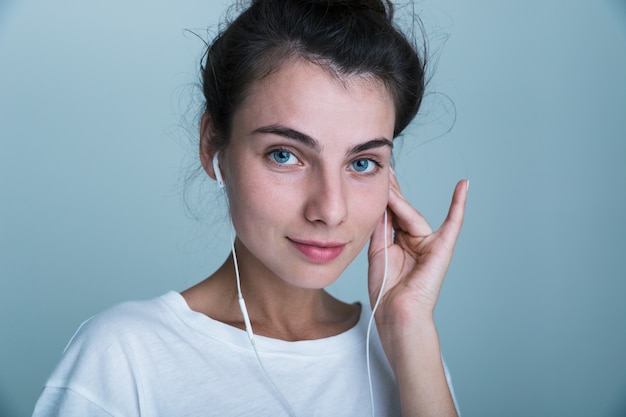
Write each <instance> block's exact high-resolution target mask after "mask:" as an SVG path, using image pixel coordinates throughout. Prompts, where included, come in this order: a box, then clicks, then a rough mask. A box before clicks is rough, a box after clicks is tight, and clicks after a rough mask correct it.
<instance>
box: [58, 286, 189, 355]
mask: <svg viewBox="0 0 626 417" xmlns="http://www.w3.org/2000/svg"><path fill="white" fill-rule="evenodd" d="M176 296H177V294H176V293H175V292H169V293H167V294H164V295H162V296H160V297H157V298H152V299H149V300H141V301H126V302H123V303H120V304H117V305H115V306H113V307H111V308H109V309H107V310H105V311H103V312H101V313H99V314H97V315H95V316H93V317H91V318H89V319H87V320H86V321H85V322H83V323H82V324H81V325H80V327H79V328H78V330H77V331H76V333H75V335H74V337H73V338H72V340H71V341H70V344H71V343H74V342H75V341H76V340H77V339H79V340H80V339H87V340H90V339H92V338H96V339H98V340H99V341H100V342H101V341H102V339H114V338H126V337H131V336H132V335H135V336H137V337H141V335H144V334H146V333H149V332H151V331H154V330H155V329H157V328H159V327H165V326H167V325H168V323H170V322H172V321H175V320H176V314H175V308H176V303H175V298H176Z"/></svg>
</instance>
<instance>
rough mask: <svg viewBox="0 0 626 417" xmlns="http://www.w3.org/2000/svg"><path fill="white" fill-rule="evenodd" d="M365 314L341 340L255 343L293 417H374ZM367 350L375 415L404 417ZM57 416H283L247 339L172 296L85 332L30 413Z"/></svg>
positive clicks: (377, 349)
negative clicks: (370, 371)
mask: <svg viewBox="0 0 626 417" xmlns="http://www.w3.org/2000/svg"><path fill="white" fill-rule="evenodd" d="M361 310H362V311H361V317H360V319H359V322H358V324H357V325H356V326H355V327H354V328H352V329H350V330H348V331H346V332H344V333H341V334H339V335H337V336H332V337H328V338H324V339H318V340H307V341H298V342H287V341H283V340H277V339H271V338H267V337H262V336H257V335H255V341H256V346H257V349H258V352H259V356H260V358H261V361H262V363H263V365H264V367H265V369H266V370H267V373H268V374H269V376H270V377H271V379H272V380H273V381H274V383H275V384H276V386H277V387H278V389H279V390H280V392H281V393H282V395H283V396H284V398H285V399H286V400H287V402H288V403H289V404H290V406H291V407H292V408H293V410H294V411H295V414H296V415H297V416H355V417H356V416H359V417H363V416H369V415H371V407H370V394H369V383H368V377H367V366H366V359H365V342H366V331H367V324H368V320H369V312H368V311H367V309H365V308H362V309H361ZM374 327H375V326H374ZM370 343H371V345H370V348H371V369H372V379H373V384H374V391H375V409H376V414H377V415H379V416H384V417H390V416H396V415H400V403H399V397H398V390H397V386H396V383H395V380H394V376H393V373H392V371H391V368H390V367H389V364H388V362H387V360H386V357H385V354H384V352H383V350H382V347H381V344H380V341H379V339H378V336H377V334H376V332H375V329H373V333H372V339H371V342H370ZM446 377H448V373H447V370H446ZM448 381H449V377H448ZM451 390H452V388H451ZM57 415H61V416H81V417H90V416H175V417H182V416H203V417H205V416H288V415H289V414H288V412H287V411H286V408H285V407H284V405H283V403H282V402H281V400H280V397H279V396H278V394H277V393H276V391H275V390H274V388H273V387H272V385H271V383H270V382H269V381H268V379H267V377H266V375H265V374H264V373H263V371H262V369H261V367H260V366H259V363H258V362H257V359H256V356H255V354H254V350H253V349H252V347H251V344H250V340H249V339H248V337H247V334H246V332H245V331H243V330H240V329H237V328H235V327H232V326H229V325H227V324H224V323H221V322H219V321H217V320H213V319H211V318H209V317H207V316H205V315H204V314H201V313H198V312H195V311H193V310H191V309H190V308H189V306H188V305H187V303H186V301H185V299H184V298H183V297H182V296H181V295H180V294H179V293H177V292H173V291H172V292H169V293H167V294H165V295H163V296H161V297H158V298H155V299H152V300H147V301H134V302H126V303H123V304H120V305H118V306H116V307H113V308H111V309H109V310H107V311H105V312H103V313H101V314H98V315H96V316H95V317H93V318H91V319H89V320H87V321H86V322H85V323H83V325H81V327H80V328H79V329H78V331H77V332H76V334H75V335H74V337H73V338H72V340H71V341H70V343H69V344H68V346H67V348H66V349H65V352H64V354H63V358H62V360H61V362H60V363H59V365H58V366H57V368H56V369H55V370H54V372H53V373H52V375H51V376H50V378H49V379H48V381H47V382H46V385H45V388H44V391H43V394H42V395H41V397H40V398H39V401H38V402H37V405H36V407H35V411H34V414H33V416H36V417H40V416H57Z"/></svg>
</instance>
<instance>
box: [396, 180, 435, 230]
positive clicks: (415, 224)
mask: <svg viewBox="0 0 626 417" xmlns="http://www.w3.org/2000/svg"><path fill="white" fill-rule="evenodd" d="M390 179H391V184H390V190H389V208H390V209H391V211H392V212H393V215H394V216H393V217H394V218H393V222H394V228H395V229H396V230H402V231H404V232H406V233H408V234H409V235H411V236H428V235H430V234H432V232H433V230H432V228H431V227H430V225H429V224H428V222H427V221H426V219H425V218H424V216H422V214H421V213H420V212H419V211H417V210H416V209H415V208H414V207H413V206H412V205H411V204H410V203H409V202H408V201H407V199H406V198H405V197H404V195H403V194H402V191H401V190H400V185H399V184H398V180H397V178H396V176H395V175H393V174H392V175H391V177H390Z"/></svg>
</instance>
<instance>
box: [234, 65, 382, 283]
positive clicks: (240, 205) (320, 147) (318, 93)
mask: <svg viewBox="0 0 626 417" xmlns="http://www.w3.org/2000/svg"><path fill="white" fill-rule="evenodd" d="M393 123H394V109H393V104H392V102H391V100H390V99H389V97H388V96H387V95H386V93H384V90H383V89H382V87H381V86H380V85H378V84H377V83H375V82H373V81H368V82H364V81H363V80H361V79H356V80H354V81H351V80H350V79H348V80H343V82H340V81H339V80H337V79H336V78H335V77H334V76H332V75H330V74H329V73H328V72H327V71H325V70H324V69H322V68H320V67H318V66H316V65H313V64H310V63H305V62H300V61H295V62H292V63H289V64H287V65H285V66H283V67H282V68H281V69H280V70H279V71H278V72H277V73H276V74H274V75H273V76H271V77H270V78H268V79H267V80H264V81H263V82H261V83H260V84H259V85H257V87H256V88H255V89H254V90H253V92H252V94H251V95H250V96H249V97H248V98H247V100H246V101H244V103H243V105H242V106H241V108H240V109H239V111H238V112H237V113H235V116H234V120H233V126H234V128H233V133H232V137H231V142H230V144H229V146H228V148H227V149H226V151H225V152H224V158H223V160H222V166H223V171H224V175H225V177H226V183H227V191H228V196H229V201H230V207H231V214H232V219H233V224H234V227H235V229H236V231H237V237H238V241H237V244H238V247H239V248H241V249H242V250H244V251H245V249H243V247H245V248H246V249H247V250H249V255H250V256H253V257H256V258H258V261H259V262H258V263H257V267H262V270H263V272H264V275H266V276H267V278H268V279H279V280H282V281H284V282H286V283H288V284H290V285H293V286H295V287H304V288H318V289H319V288H323V287H325V286H327V285H329V284H331V283H332V282H334V281H335V280H336V279H337V278H338V277H339V275H340V274H341V272H343V270H344V269H345V268H346V266H347V265H348V264H349V263H350V262H351V261H352V260H353V259H354V257H355V256H356V255H357V254H358V253H359V252H360V250H361V249H362V248H363V247H364V245H365V244H366V243H367V241H368V239H369V237H370V236H371V234H372V232H373V230H374V227H375V225H376V223H377V221H378V219H379V218H380V216H381V215H382V213H383V211H384V208H385V207H386V205H387V198H388V188H389V173H388V167H389V161H390V157H391V146H390V143H391V138H392V134H393ZM368 146H372V147H371V148H368V149H364V150H361V149H360V148H359V147H362V148H367V147H368ZM276 150H279V151H281V152H286V153H284V154H282V156H287V159H286V163H278V162H277V161H276V154H271V152H276ZM281 162H283V161H282V160H281ZM355 163H356V164H357V165H356V166H357V167H359V166H365V167H366V168H365V169H366V170H367V172H359V171H357V170H356V169H355V165H354V164H355ZM359 164H361V165H359ZM370 171H371V172H370ZM294 242H295V243H296V244H297V243H300V242H305V243H313V246H315V245H321V246H323V245H327V246H328V245H336V246H335V247H337V246H340V247H343V249H341V253H340V254H339V255H338V256H337V258H335V259H333V260H332V261H329V262H315V261H311V259H308V258H307V257H306V256H304V255H303V253H302V252H301V251H300V250H299V249H298V246H297V245H295V246H294ZM309 246H311V245H309ZM304 250H306V248H304ZM337 250H339V249H337ZM310 252H314V248H312V249H311V250H310ZM252 254H254V255H252ZM321 258H322V259H323V258H324V257H323V256H322V257H321ZM239 260H240V262H241V263H243V264H245V263H246V262H248V259H247V258H245V259H242V258H241V257H240V259H239ZM250 261H256V260H252V259H250ZM294 271H297V273H296V274H294ZM258 274H259V269H257V270H256V273H255V275H258Z"/></svg>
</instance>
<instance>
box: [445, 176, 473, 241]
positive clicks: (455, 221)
mask: <svg viewBox="0 0 626 417" xmlns="http://www.w3.org/2000/svg"><path fill="white" fill-rule="evenodd" d="M468 190H469V181H468V180H461V181H459V182H458V183H457V185H456V187H455V189H454V194H453V196H452V202H451V203H450V209H449V210H448V215H447V216H446V219H445V220H444V222H443V223H442V225H441V227H440V228H439V233H441V235H442V237H443V238H444V240H446V241H448V242H450V243H452V244H453V245H454V243H456V240H457V239H458V237H459V234H460V233H461V227H462V226H463V220H464V218H465V205H466V202H467V192H468Z"/></svg>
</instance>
